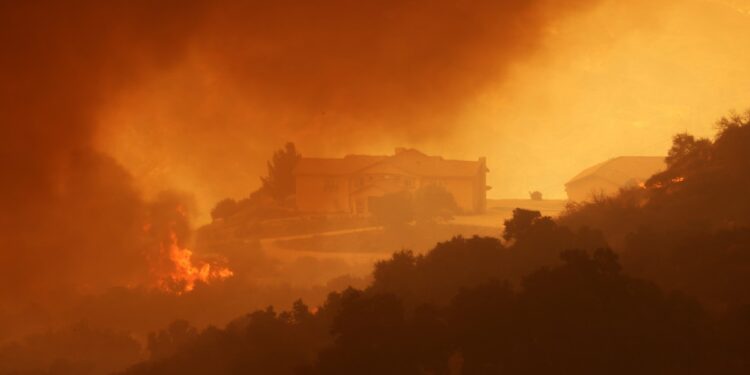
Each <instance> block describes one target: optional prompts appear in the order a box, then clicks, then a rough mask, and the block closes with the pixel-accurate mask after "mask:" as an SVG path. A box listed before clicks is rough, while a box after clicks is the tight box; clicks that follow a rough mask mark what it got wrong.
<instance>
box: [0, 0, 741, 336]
mask: <svg viewBox="0 0 750 375" xmlns="http://www.w3.org/2000/svg"><path fill="white" fill-rule="evenodd" d="M748 9H750V8H749V7H748V4H747V3H745V2H739V1H718V0H682V1H678V0H662V1H646V0H632V1H614V0H575V1H571V0H568V1H561V0H534V1H529V0H507V1H496V0H475V1H453V0H431V1H354V2H352V1H341V0H325V1H316V2H311V1H245V2H242V1H191V2H184V1H159V2H153V1H107V2H102V1H84V0H78V1H75V0H74V1H66V2H55V1H29V2H20V1H18V2H1V3H0V46H2V48H3V49H4V51H3V53H2V54H1V55H0V82H2V84H0V100H1V101H0V145H1V146H2V148H0V172H2V174H3V176H4V178H3V183H2V185H1V186H0V203H1V204H2V207H3V213H2V214H0V246H1V248H2V250H1V252H0V261H2V263H3V264H5V265H12V267H10V269H7V270H6V271H4V272H3V274H2V276H1V277H0V285H2V287H0V297H10V298H13V297H14V296H25V297H28V296H33V295H46V296H49V295H56V296H57V294H55V293H56V291H58V290H59V289H64V288H65V286H69V285H72V286H73V287H74V288H70V289H65V290H78V289H83V290H87V289H97V288H102V287H106V286H109V285H132V284H134V283H138V282H141V281H142V280H143V279H144V277H146V276H144V275H143V274H144V273H147V271H148V270H147V266H146V265H144V264H143V263H144V262H145V260H144V259H148V256H146V257H144V253H147V254H148V252H149V251H151V250H149V249H150V247H149V246H151V245H153V244H152V243H151V242H153V241H154V239H153V238H150V239H149V238H141V237H143V236H144V235H143V225H144V222H145V221H148V220H149V218H154V217H163V216H165V217H169V215H168V214H155V213H154V210H158V207H163V206H164V207H166V206H168V207H173V206H175V205H177V203H174V202H176V201H182V200H184V199H182V198H179V199H178V198H174V197H182V195H176V194H172V195H161V196H157V194H156V193H157V192H159V191H162V190H177V191H181V192H186V193H187V194H192V195H193V196H194V197H195V201H196V202H197V207H198V208H199V209H200V211H199V213H200V215H199V217H200V218H205V217H206V216H207V215H206V213H207V212H208V210H209V209H210V208H211V205H212V204H213V203H214V202H216V201H217V200H219V199H221V198H224V197H238V198H239V197H243V196H246V195H247V194H248V193H249V192H250V191H252V190H254V189H255V188H256V187H257V185H258V184H259V180H258V176H259V175H260V174H262V173H263V172H264V169H265V161H266V160H267V159H268V158H269V156H270V155H271V154H272V152H273V150H275V149H277V148H279V147H280V146H282V145H283V143H284V142H286V141H293V142H295V143H296V144H297V146H298V149H299V150H301V152H302V153H303V154H304V155H310V156H312V155H317V156H341V155H343V154H346V153H378V154H385V153H390V152H392V149H393V147H395V146H407V147H416V148H420V149H422V150H423V151H425V152H427V153H429V154H438V155H444V156H446V157H453V158H470V159H475V158H477V157H479V156H487V157H488V163H489V166H490V169H491V173H490V175H489V182H490V184H491V185H493V190H492V191H491V195H493V196H496V197H518V196H525V194H526V192H527V191H528V190H531V189H539V190H541V191H542V192H544V193H545V194H546V196H547V197H561V196H563V187H562V185H563V183H564V182H565V181H566V180H567V179H568V178H569V177H571V176H572V175H574V174H575V173H576V172H578V171H579V170H580V169H582V168H584V167H586V166H588V165H590V164H593V163H596V162H599V161H602V160H604V159H607V158H609V157H613V156H617V155H624V154H638V155H658V154H663V153H664V150H666V148H667V146H668V144H669V142H670V137H671V135H672V134H673V133H675V132H678V131H685V130H687V131H691V132H694V133H697V134H698V135H708V134H711V133H712V126H711V124H712V122H713V121H714V120H715V119H716V118H718V117H719V116H720V115H723V114H725V113H726V112H727V111H728V110H730V109H744V108H745V107H746V106H748V102H750V100H748V97H747V92H748V91H747V87H750V85H748V84H749V83H750V70H749V69H747V67H748V66H750V50H748V49H747V48H746V45H747V41H748V40H750V17H749V16H748ZM165 197H167V198H165ZM165 199H166V203H164V202H163V200H165ZM154 200H156V201H157V202H156V203H155V202H154ZM173 203H174V204H173ZM180 204H183V203H180ZM185 204H186V203H185ZM155 207H156V208H155ZM146 237H148V236H146ZM2 307H3V309H2V310H3V312H4V313H17V314H18V315H19V316H23V314H24V312H23V311H15V310H13V309H12V308H9V307H7V306H5V305H3V306H2ZM0 328H2V327H0ZM0 333H1V332H0Z"/></svg>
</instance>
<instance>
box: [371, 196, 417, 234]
mask: <svg viewBox="0 0 750 375" xmlns="http://www.w3.org/2000/svg"><path fill="white" fill-rule="evenodd" d="M370 212H371V213H372V216H373V219H374V220H375V222H376V223H378V224H380V225H383V226H384V227H387V228H400V227H403V226H404V225H406V224H408V223H409V222H411V221H412V220H413V219H414V208H413V201H412V196H411V194H410V193H409V192H408V191H399V192H395V193H388V194H385V195H383V196H381V197H375V198H372V199H371V200H370Z"/></svg>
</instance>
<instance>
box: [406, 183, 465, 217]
mask: <svg viewBox="0 0 750 375" xmlns="http://www.w3.org/2000/svg"><path fill="white" fill-rule="evenodd" d="M413 207H414V218H415V219H416V220H417V222H431V221H434V220H435V219H443V220H450V219H452V218H453V215H454V214H456V213H458V211H459V209H458V204H456V200H455V198H454V197H453V194H451V193H450V192H449V191H448V190H446V189H445V188H444V187H442V186H440V185H435V184H429V185H424V186H422V187H420V188H419V189H417V190H416V191H415V192H414V206H413Z"/></svg>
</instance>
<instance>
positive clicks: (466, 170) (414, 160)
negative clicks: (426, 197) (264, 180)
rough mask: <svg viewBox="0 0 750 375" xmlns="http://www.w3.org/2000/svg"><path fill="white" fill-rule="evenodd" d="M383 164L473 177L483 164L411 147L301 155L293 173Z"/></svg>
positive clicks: (418, 172) (330, 173) (360, 170)
mask: <svg viewBox="0 0 750 375" xmlns="http://www.w3.org/2000/svg"><path fill="white" fill-rule="evenodd" d="M384 164H386V165H387V166H392V167H395V168H397V169H400V170H402V171H404V172H405V173H408V174H412V175H415V176H422V177H473V176H476V175H477V173H478V172H479V169H480V168H483V167H484V163H483V162H481V161H466V160H447V159H443V158H442V157H440V156H428V155H425V154H424V153H422V152H420V151H417V150H414V149H397V150H396V153H395V154H394V155H390V156H371V155H347V156H345V157H343V158H340V159H327V158H305V157H303V158H302V159H300V161H299V163H298V164H297V167H296V168H295V170H294V173H295V174H296V175H327V176H336V175H350V174H356V173H367V170H368V169H371V168H374V167H376V166H378V165H384Z"/></svg>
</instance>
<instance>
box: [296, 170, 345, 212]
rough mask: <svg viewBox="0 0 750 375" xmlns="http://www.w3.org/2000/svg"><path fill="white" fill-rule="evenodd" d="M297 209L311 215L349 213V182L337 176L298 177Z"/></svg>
mask: <svg viewBox="0 0 750 375" xmlns="http://www.w3.org/2000/svg"><path fill="white" fill-rule="evenodd" d="M295 185H296V190H297V191H296V199H297V208H298V209H299V210H300V211H302V212H309V213H348V212H351V207H350V205H349V181H348V179H346V178H342V177H336V176H297V177H296V181H295Z"/></svg>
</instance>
